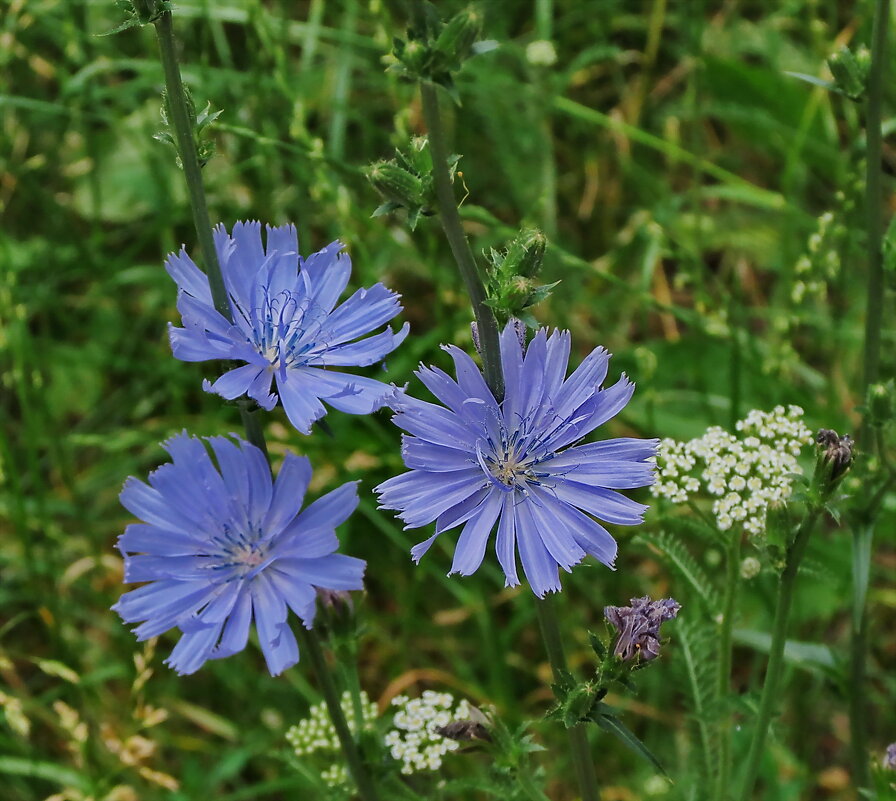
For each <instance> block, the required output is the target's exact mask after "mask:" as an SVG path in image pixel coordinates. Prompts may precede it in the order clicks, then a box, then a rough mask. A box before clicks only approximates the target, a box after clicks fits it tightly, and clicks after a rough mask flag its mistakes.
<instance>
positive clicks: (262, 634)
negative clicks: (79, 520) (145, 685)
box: [113, 432, 364, 675]
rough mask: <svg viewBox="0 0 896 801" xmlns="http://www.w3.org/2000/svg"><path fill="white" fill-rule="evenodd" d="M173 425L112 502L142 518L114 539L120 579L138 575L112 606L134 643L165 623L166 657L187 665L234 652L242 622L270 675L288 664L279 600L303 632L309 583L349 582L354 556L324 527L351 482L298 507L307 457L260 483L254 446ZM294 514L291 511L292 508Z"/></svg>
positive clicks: (351, 503) (349, 586)
mask: <svg viewBox="0 0 896 801" xmlns="http://www.w3.org/2000/svg"><path fill="white" fill-rule="evenodd" d="M208 442H209V443H210V444H211V447H212V450H213V451H214V454H215V458H216V460H217V462H218V466H219V467H218V468H216V467H215V466H214V464H213V463H212V460H211V458H210V456H209V453H208V451H207V450H206V447H205V445H204V444H203V443H202V441H201V440H200V439H198V438H196V437H190V436H188V435H187V434H186V432H184V433H183V434H180V435H178V436H176V437H173V438H172V439H170V440H169V441H168V442H166V443H165V446H164V447H165V449H166V450H167V451H168V453H169V454H171V457H172V459H173V462H172V463H169V464H164V465H162V466H161V467H160V468H158V470H156V471H154V472H153V473H151V474H150V476H149V485H147V484H144V483H143V482H142V481H139V480H138V479H136V478H129V479H128V480H127V481H126V482H125V485H124V489H123V490H122V492H121V503H122V505H123V506H124V507H125V508H126V509H128V511H130V512H132V513H133V514H135V515H136V516H137V517H139V518H140V519H141V520H144V521H145V522H143V523H133V524H131V525H129V526H128V527H127V528H126V529H125V532H124V534H123V535H122V536H121V537H120V538H119V540H118V547H119V549H120V550H121V553H122V555H123V556H124V565H125V573H124V580H125V582H138V581H141V582H142V581H145V582H148V583H147V584H145V585H144V586H142V587H139V588H138V589H136V590H131V591H130V592H127V593H125V594H124V595H122V597H121V599H120V600H119V601H118V603H117V604H116V605H115V606H114V607H113V609H114V610H115V611H117V612H118V614H119V615H121V617H122V619H123V620H125V621H126V622H127V623H137V622H141V621H142V623H141V625H139V626H138V627H137V628H136V629H135V630H134V632H135V634H136V635H137V639H138V640H146V639H149V638H150V637H155V636H157V635H159V634H161V633H162V632H164V631H168V630H169V629H172V628H179V629H180V630H181V631H182V632H183V636H182V637H181V638H180V640H179V641H178V643H177V645H176V646H175V647H174V650H173V651H172V653H171V655H170V656H169V657H168V659H167V660H166V663H167V664H168V665H170V666H171V667H172V668H174V669H175V670H176V671H177V672H178V673H181V674H185V673H194V672H195V671H197V670H198V669H199V668H200V667H201V666H202V665H203V664H204V663H205V661H206V660H208V659H219V658H221V657H225V656H230V655H231V654H235V653H237V652H238V651H241V650H242V649H243V648H245V646H246V641H247V639H248V637H249V626H250V623H251V622H252V620H253V618H254V620H255V627H256V629H257V631H258V639H259V643H260V645H261V650H262V652H263V653H264V657H265V660H266V662H267V665H268V669H269V670H270V672H271V675H277V674H279V673H282V672H283V671H284V670H285V669H286V668H288V667H290V666H292V665H294V664H295V663H296V662H298V660H299V649H298V645H297V643H296V638H295V636H294V635H293V632H292V630H291V629H290V627H289V623H288V622H287V607H288V608H289V609H292V611H293V612H295V614H297V615H298V616H299V617H300V618H301V620H302V622H303V623H304V625H305V627H306V628H311V625H312V622H313V620H314V615H315V611H316V607H315V603H316V600H317V592H316V589H317V588H323V589H327V590H360V589H362V587H363V584H362V578H363V575H364V561H363V560H361V559H355V558H354V557H351V556H344V555H342V554H338V553H336V549H337V548H338V546H339V542H338V540H337V538H336V533H335V528H336V526H338V525H339V524H341V523H342V522H344V521H345V520H346V519H347V518H348V516H349V515H350V514H351V513H352V512H353V511H354V509H355V507H356V506H357V505H358V494H357V487H356V483H355V482H349V483H347V484H343V485H342V486H341V487H339V488H338V489H335V490H333V491H332V492H329V493H328V494H326V495H324V496H323V497H321V498H319V499H318V500H316V501H315V502H314V503H312V504H311V505H310V506H308V507H307V508H305V509H304V510H301V506H302V500H303V498H304V495H305V490H306V489H307V487H308V482H309V481H310V480H311V465H310V463H309V462H308V460H307V459H306V458H304V457H300V456H293V455H292V454H287V456H286V458H285V459H284V461H283V466H282V467H281V468H280V472H279V474H278V476H277V480H276V481H272V479H271V473H270V469H269V467H268V463H267V460H266V459H265V457H264V454H262V452H261V451H260V450H259V449H258V448H256V447H255V446H254V445H250V444H249V443H248V442H243V441H242V440H237V442H236V443H234V442H232V441H230V440H229V439H225V438H223V437H212V438H210V439H209V440H208ZM300 510H301V511H300Z"/></svg>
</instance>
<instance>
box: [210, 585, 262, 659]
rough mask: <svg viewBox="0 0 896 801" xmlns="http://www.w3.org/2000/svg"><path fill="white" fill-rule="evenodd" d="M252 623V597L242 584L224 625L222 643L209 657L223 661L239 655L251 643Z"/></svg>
mask: <svg viewBox="0 0 896 801" xmlns="http://www.w3.org/2000/svg"><path fill="white" fill-rule="evenodd" d="M251 622H252V596H251V594H250V592H249V590H248V589H247V588H246V585H245V584H241V585H240V587H239V590H238V595H237V598H236V601H235V602H234V605H233V609H232V610H231V612H230V617H228V618H227V622H226V623H225V624H224V631H223V632H222V633H221V641H220V642H219V643H218V645H217V647H216V648H215V649H214V651H213V653H212V654H211V656H210V657H209V658H210V659H223V658H224V657H225V656H232V655H233V654H236V653H239V652H240V651H242V650H243V649H244V648H245V647H246V643H247V642H248V641H249V625H250V623H251Z"/></svg>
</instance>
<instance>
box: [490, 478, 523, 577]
mask: <svg viewBox="0 0 896 801" xmlns="http://www.w3.org/2000/svg"><path fill="white" fill-rule="evenodd" d="M501 495H502V500H503V504H504V506H503V509H502V510H501V517H500V519H499V520H498V537H497V540H496V541H495V554H496V556H497V557H498V564H500V565H501V569H502V570H503V571H504V576H505V577H506V579H507V586H508V587H516V586H518V585H519V583H520V580H519V576H518V575H517V572H516V529H515V526H514V521H515V520H516V515H515V514H514V512H513V504H514V499H515V498H514V496H515V493H512V492H503V493H501Z"/></svg>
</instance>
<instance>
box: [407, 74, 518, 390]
mask: <svg viewBox="0 0 896 801" xmlns="http://www.w3.org/2000/svg"><path fill="white" fill-rule="evenodd" d="M420 95H421V98H422V100H423V119H424V121H425V122H426V128H427V130H428V132H429V147H430V149H431V151H432V176H433V181H434V183H435V190H436V203H437V204H438V208H439V219H440V220H441V221H442V228H443V230H444V231H445V238H446V239H447V240H448V245H449V246H450V247H451V253H452V255H453V256H454V261H455V262H457V268H458V270H459V271H460V275H461V278H462V279H463V282H464V286H465V287H466V289H467V294H468V295H469V296H470V302H471V303H472V304H473V315H474V316H475V317H476V328H477V330H478V332H479V344H480V350H481V353H482V367H483V372H484V374H485V381H486V383H487V384H488V386H489V389H491V391H492V394H493V395H494V396H495V399H496V400H497V401H498V402H499V403H500V402H501V400H503V398H504V375H503V373H502V372H501V351H500V349H499V345H498V323H497V321H496V320H495V315H494V313H493V312H492V310H491V309H490V308H489V307H488V306H487V305H486V303H485V301H486V297H487V296H486V294H485V286H484V285H483V283H482V278H481V277H480V275H479V269H478V268H477V266H476V260H475V259H474V258H473V251H472V250H470V243H469V242H467V237H466V234H464V229H463V224H462V223H461V219H460V213H459V212H458V210H457V202H456V200H455V198H454V188H453V186H452V184H451V174H450V173H449V171H448V146H447V144H446V143H445V133H444V129H443V127H442V115H441V113H440V112H439V98H438V95H437V94H436V87H435V86H434V85H433V84H431V83H427V82H426V81H421V83H420Z"/></svg>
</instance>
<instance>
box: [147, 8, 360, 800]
mask: <svg viewBox="0 0 896 801" xmlns="http://www.w3.org/2000/svg"><path fill="white" fill-rule="evenodd" d="M154 24H155V28H156V35H157V37H158V40H159V50H160V51H161V57H162V68H163V70H164V72H165V88H166V90H167V92H166V94H167V98H168V109H169V118H170V120H171V124H172V126H173V127H174V134H175V141H176V142H177V150H178V154H179V155H180V160H181V163H182V164H183V170H184V177H185V179H186V182H187V190H188V193H189V196H190V207H191V209H192V211H193V223H194V225H195V226H196V235H197V236H198V238H199V247H200V250H201V252H202V259H203V261H204V263H205V269H206V274H207V275H208V279H209V286H210V288H211V294H212V300H213V302H214V304H215V308H216V309H217V310H218V311H219V312H220V313H221V314H222V315H223V316H224V317H225V318H226V319H228V320H231V321H232V320H233V317H232V315H231V312H230V303H229V301H228V298H227V289H226V287H225V285H224V275H223V273H222V272H221V265H220V264H219V262H218V256H217V252H216V251H215V243H214V239H213V237H212V226H211V220H210V219H209V215H208V205H207V204H206V200H205V189H204V187H203V185H202V172H201V167H200V166H199V157H198V155H197V153H196V142H195V139H194V138H193V124H192V122H191V120H190V114H189V111H188V107H187V96H186V93H185V91H184V85H183V81H182V80H181V75H180V67H179V66H178V63H177V44H176V42H175V39H174V30H173V27H172V24H171V12H170V11H165V12H164V13H163V14H162V15H161V16H160V17H159V18H158V19H157V20H156V21H155V23H154ZM240 416H241V417H242V421H243V425H244V427H245V429H246V437H247V439H248V440H249V442H251V443H252V444H253V445H255V446H256V447H258V448H260V449H261V450H262V452H263V453H264V454H265V456H266V457H267V445H266V443H265V438H264V430H263V429H262V426H261V423H260V422H259V420H258V418H257V417H256V416H255V414H254V413H253V412H250V411H249V407H248V406H247V405H246V404H241V405H240ZM268 463H269V464H270V461H269V462H268ZM302 640H303V642H304V649H305V651H306V653H307V654H308V655H309V657H310V659H311V663H312V667H313V669H314V672H315V674H316V676H317V681H318V684H319V685H320V687H321V692H322V693H323V695H324V700H325V701H326V704H327V708H328V710H329V713H330V718H331V719H332V721H333V726H334V728H335V729H336V733H337V735H338V737H339V742H340V744H341V745H342V751H343V754H344V755H345V760H346V762H347V763H348V769H349V772H350V773H351V776H352V779H353V780H354V782H355V785H356V786H357V788H358V791H359V793H360V794H361V798H362V799H364V801H377V795H376V792H375V791H374V789H373V784H372V783H371V780H370V777H369V776H368V774H367V772H366V771H365V770H364V766H363V764H362V763H361V756H360V754H359V753H358V748H357V745H356V744H355V741H354V739H353V738H352V735H351V731H349V728H348V724H347V723H346V722H345V717H344V716H343V714H342V707H341V706H340V703H339V697H338V696H337V694H336V688H335V686H334V685H333V680H332V678H331V676H330V672H329V670H328V668H327V665H326V662H325V660H324V656H323V652H322V651H321V647H320V642H319V641H318V637H317V634H316V633H314V632H313V631H310V632H309V631H306V630H305V629H302Z"/></svg>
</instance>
